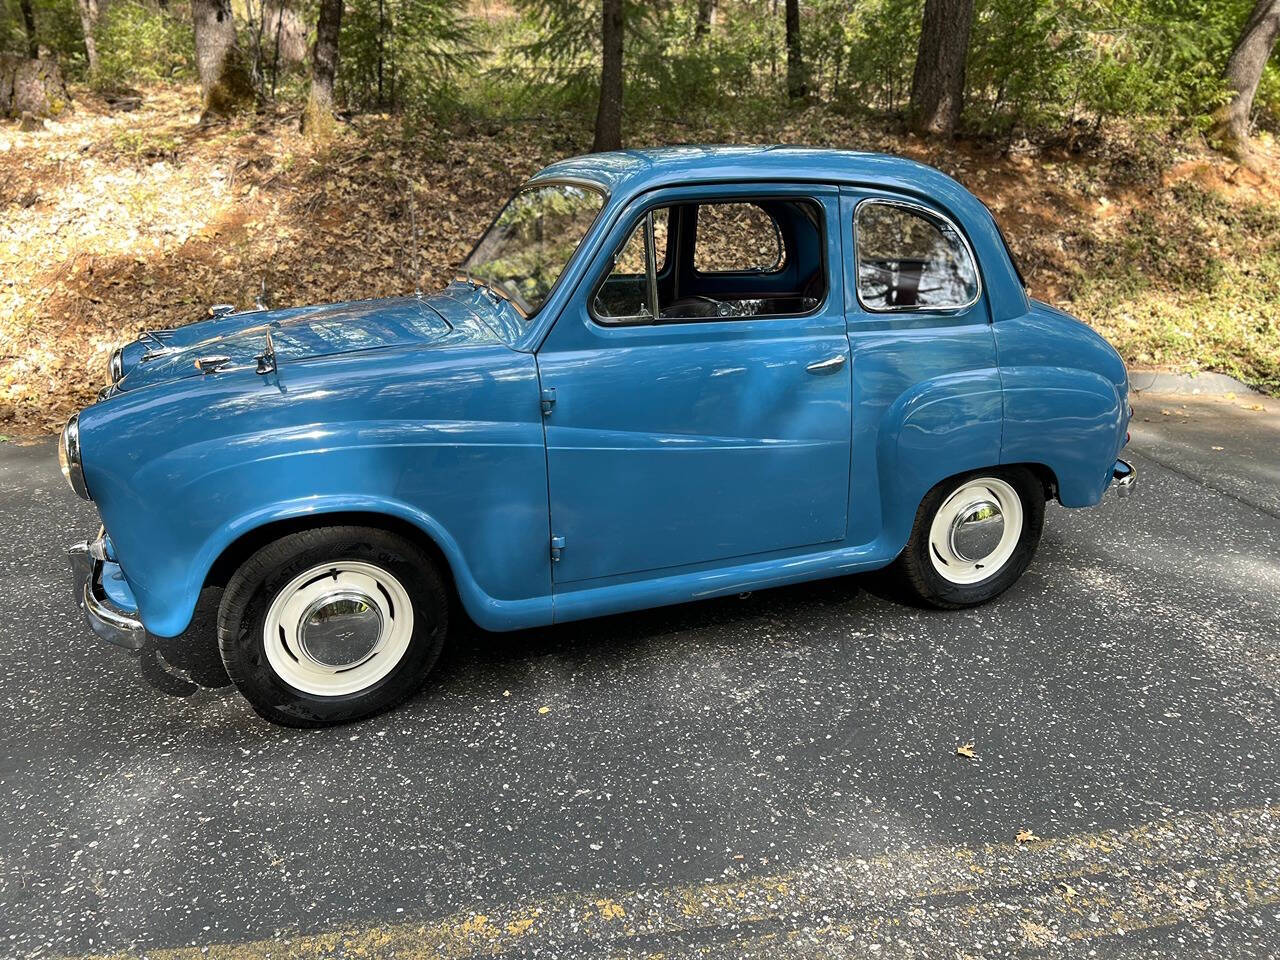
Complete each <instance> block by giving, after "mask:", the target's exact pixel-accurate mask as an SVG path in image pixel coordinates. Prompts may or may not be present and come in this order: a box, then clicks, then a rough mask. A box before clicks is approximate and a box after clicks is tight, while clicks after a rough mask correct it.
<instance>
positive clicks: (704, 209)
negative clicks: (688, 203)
mask: <svg viewBox="0 0 1280 960" xmlns="http://www.w3.org/2000/svg"><path fill="white" fill-rule="evenodd" d="M785 260H786V248H785V247H784V246H783V244H782V231H781V229H780V228H779V227H778V222H777V221H776V220H774V219H773V217H772V216H770V215H769V213H768V211H766V210H765V209H764V208H763V207H761V206H759V205H757V204H754V203H704V204H702V205H700V206H699V207H698V226H697V239H696V240H695V241H694V245H693V269H695V270H697V271H698V272H699V273H773V272H774V271H776V270H781V269H782V267H783V266H784V264H785Z"/></svg>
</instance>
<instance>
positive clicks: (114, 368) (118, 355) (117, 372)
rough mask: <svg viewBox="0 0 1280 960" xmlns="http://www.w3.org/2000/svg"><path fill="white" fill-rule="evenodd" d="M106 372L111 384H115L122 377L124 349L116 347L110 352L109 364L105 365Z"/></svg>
mask: <svg viewBox="0 0 1280 960" xmlns="http://www.w3.org/2000/svg"><path fill="white" fill-rule="evenodd" d="M107 372H108V373H109V374H110V376H111V382H112V383H115V382H116V381H117V380H119V379H120V378H121V377H122V376H124V348H123V347H116V348H115V349H114V350H112V351H111V362H110V363H109V364H108V365H107Z"/></svg>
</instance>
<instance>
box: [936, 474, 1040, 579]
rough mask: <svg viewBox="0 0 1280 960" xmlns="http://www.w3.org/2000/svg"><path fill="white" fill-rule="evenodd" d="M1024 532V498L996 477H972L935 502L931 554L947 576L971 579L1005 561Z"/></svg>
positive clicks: (994, 571)
mask: <svg viewBox="0 0 1280 960" xmlns="http://www.w3.org/2000/svg"><path fill="white" fill-rule="evenodd" d="M1021 537H1022V500H1021V498H1019V496H1018V492H1017V491H1016V490H1014V489H1013V487H1011V486H1010V485H1009V484H1008V483H1006V482H1005V481H1004V480H1000V479H997V478H996V477H976V478H974V479H973V480H967V481H965V482H964V483H963V484H961V485H960V486H959V487H957V488H956V490H955V491H954V492H952V494H951V495H950V496H949V497H947V499H946V500H944V501H943V502H942V505H941V506H940V507H938V512H937V513H935V514H934V517H933V522H932V524H931V525H930V527H929V559H930V561H931V562H932V563H933V569H934V570H936V571H937V572H938V574H939V575H940V576H941V577H942V578H943V579H945V580H949V581H951V582H952V583H958V584H964V585H968V584H974V583H980V582H981V581H983V580H986V579H987V578H988V577H993V576H995V575H996V574H997V573H999V572H1000V570H1001V569H1002V568H1003V567H1004V565H1005V564H1006V563H1008V562H1009V558H1010V557H1012V556H1013V552H1014V550H1015V549H1017V546H1018V540H1019V539H1020V538H1021Z"/></svg>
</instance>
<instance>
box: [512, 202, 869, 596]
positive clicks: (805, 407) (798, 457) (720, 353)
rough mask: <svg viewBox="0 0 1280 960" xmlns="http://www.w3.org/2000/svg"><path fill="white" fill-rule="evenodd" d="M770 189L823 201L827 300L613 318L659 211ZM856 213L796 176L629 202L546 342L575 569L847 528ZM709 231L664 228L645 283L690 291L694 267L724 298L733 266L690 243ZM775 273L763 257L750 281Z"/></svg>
mask: <svg viewBox="0 0 1280 960" xmlns="http://www.w3.org/2000/svg"><path fill="white" fill-rule="evenodd" d="M766 195H767V196H768V197H772V198H793V200H794V203H796V204H800V203H803V204H812V205H813V207H812V210H813V217H814V229H815V231H816V232H815V233H814V234H813V236H814V237H816V238H817V239H816V241H815V242H814V244H813V249H812V250H810V251H809V252H808V254H806V255H812V256H816V257H818V258H819V259H820V268H819V270H818V271H817V272H815V274H814V276H815V277H820V278H821V281H822V286H823V289H822V290H821V294H822V296H821V299H820V301H819V300H818V298H816V297H814V298H812V299H813V302H814V304H815V305H814V306H813V307H812V308H811V309H807V310H805V311H804V312H803V313H800V314H792V315H776V316H775V315H769V316H732V317H726V316H697V317H685V318H678V319H672V318H665V319H661V320H660V321H659V322H654V317H653V316H651V315H650V316H647V317H646V316H644V313H645V311H644V310H640V311H638V313H639V314H640V315H639V316H637V317H633V318H631V320H629V321H628V322H626V323H615V322H613V318H611V317H601V316H597V312H598V309H597V308H598V303H599V302H600V301H597V300H596V299H595V298H596V295H597V293H599V292H600V291H601V290H602V289H603V288H604V282H605V280H606V278H608V279H609V280H610V286H609V290H610V291H612V293H610V296H614V295H615V294H616V293H617V289H618V288H620V287H625V286H626V284H627V280H626V278H625V277H623V280H622V281H621V282H620V283H619V282H617V279H616V278H617V276H618V273H617V268H615V264H619V263H621V262H622V260H623V259H625V257H626V256H627V255H628V254H627V252H626V250H624V246H626V245H627V241H628V240H629V239H630V238H633V237H634V236H635V235H636V231H637V230H639V229H641V226H640V225H641V223H642V221H644V220H645V218H646V214H647V213H652V212H653V211H655V210H657V211H660V212H663V213H664V214H665V213H666V212H668V211H670V210H673V209H676V207H675V206H673V205H680V204H689V203H692V202H698V203H706V202H710V201H713V200H718V201H724V202H730V201H735V200H739V201H743V202H746V201H747V200H748V199H750V198H760V197H763V196H766ZM778 202H779V203H782V202H790V201H783V200H779V201H778ZM766 205H767V204H766ZM838 216H839V194H838V191H837V190H836V189H834V188H830V187H819V186H812V185H806V186H797V185H786V184H771V185H766V186H762V185H760V184H752V185H725V186H720V187H716V188H714V191H712V190H711V189H709V188H707V187H701V188H698V187H685V188H676V189H670V190H664V191H657V192H654V193H652V194H648V195H646V196H644V197H643V198H641V199H639V200H637V201H635V202H633V203H632V204H631V205H630V206H629V207H628V208H627V209H625V210H624V212H623V213H622V215H621V216H620V217H619V219H618V221H617V222H616V223H615V224H614V226H613V229H612V230H611V231H610V233H609V234H608V236H607V237H606V239H605V241H604V242H603V243H602V244H601V246H600V248H599V249H598V250H597V251H596V254H595V256H594V259H593V262H592V265H591V268H590V269H589V270H588V271H587V272H586V274H585V275H584V279H583V281H582V283H581V284H580V285H579V288H578V290H577V291H576V292H575V295H574V297H573V298H572V300H571V301H570V302H569V305H568V306H567V307H566V309H565V310H564V312H563V313H562V314H561V315H560V316H559V317H558V318H557V320H556V323H555V325H554V326H553V328H552V329H551V331H550V332H549V334H548V335H547V337H546V339H545V341H544V342H543V344H542V346H541V347H540V349H539V351H538V354H537V357H538V369H539V375H540V378H541V386H542V390H543V397H544V404H543V406H544V409H545V410H546V411H547V412H546V416H545V417H544V425H545V429H546V441H547V470H548V480H549V496H550V519H551V531H550V532H551V536H552V544H553V550H552V556H553V559H554V560H555V562H554V563H553V564H552V572H553V578H554V580H555V582H556V584H557V585H563V584H566V583H574V582H579V581H584V580H595V579H598V578H601V577H619V578H623V579H625V578H628V577H630V578H642V577H644V576H648V575H651V574H652V572H654V571H662V570H669V569H671V568H676V567H682V566H686V565H691V564H707V563H711V562H715V561H723V560H727V559H729V558H734V557H746V556H750V555H754V554H761V553H768V552H772V551H780V550H787V549H792V548H797V547H804V546H806V545H810V544H820V543H828V542H833V541H839V540H842V539H843V538H844V535H845V527H846V523H847V517H848V489H849V453H850V436H849V435H850V380H849V363H848V353H849V344H848V339H847V337H846V334H845V317H844V291H843V274H842V270H841V267H840V265H841V263H842V258H841V256H840V243H841V234H840V229H839V223H838ZM664 219H666V217H665V216H664ZM692 235H693V231H692V230H691V229H676V228H674V227H672V228H671V229H669V230H667V231H666V237H665V239H664V241H663V242H662V244H661V247H664V248H665V252H663V253H659V244H658V243H657V242H655V241H653V240H652V237H653V230H652V229H650V231H649V233H648V234H647V236H648V237H649V238H650V239H649V240H648V246H649V250H650V254H649V256H650V257H652V258H654V259H655V260H656V258H657V257H658V256H660V255H661V256H663V258H664V260H666V262H665V263H662V264H658V263H656V262H655V263H654V267H655V269H654V271H653V273H654V275H653V276H647V277H645V278H643V280H641V278H639V277H637V278H636V279H637V281H638V282H637V295H639V296H644V292H643V289H642V288H643V286H646V285H648V286H651V287H652V288H653V290H654V291H655V295H656V290H657V288H658V285H659V283H661V284H662V285H663V286H664V288H668V289H670V290H672V291H674V290H675V287H674V286H673V285H678V284H679V283H680V282H681V281H680V276H679V275H680V273H681V272H684V273H685V274H686V275H687V276H690V277H692V279H694V280H697V281H698V282H699V283H702V284H703V287H702V288H701V289H713V290H716V291H721V292H718V293H717V295H718V296H723V295H724V294H723V292H722V291H723V290H724V289H726V288H729V287H732V286H733V284H734V282H735V281H734V280H733V278H732V277H731V276H728V275H719V276H710V275H705V276H701V277H698V276H695V275H694V274H695V271H696V264H695V262H694V260H693V257H692V249H693V248H691V247H690V246H689V245H688V244H686V245H684V246H681V242H680V237H690V236H692ZM779 269H782V268H781V267H779ZM748 274H749V275H748ZM762 275H763V274H762V271H760V270H759V269H756V268H753V269H751V270H749V271H746V273H744V275H743V276H742V277H741V286H743V287H744V288H745V287H752V286H753V285H755V286H759V285H760V284H761V283H762V282H763V281H762V280H761V276H762ZM779 276H781V274H779ZM717 283H718V286H717ZM689 289H692V288H689ZM815 291H816V288H815ZM815 291H810V292H815ZM688 299H689V300H690V301H695V302H694V303H693V309H702V308H701V307H700V306H699V304H698V303H697V302H696V301H697V300H698V299H699V298H697V297H693V298H688ZM701 299H702V300H706V299H707V298H705V297H703V298H701ZM808 303H809V300H807V299H806V300H805V304H806V305H807V304H808ZM683 309H684V308H681V310H673V311H672V312H673V313H681V312H682V310H683Z"/></svg>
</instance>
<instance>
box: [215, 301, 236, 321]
mask: <svg viewBox="0 0 1280 960" xmlns="http://www.w3.org/2000/svg"><path fill="white" fill-rule="evenodd" d="M235 312H236V305H235V304H234V303H215V304H214V305H213V306H211V307H210V308H209V316H211V317H213V318H214V319H217V318H219V317H228V316H230V315H231V314H233V313H235Z"/></svg>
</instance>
